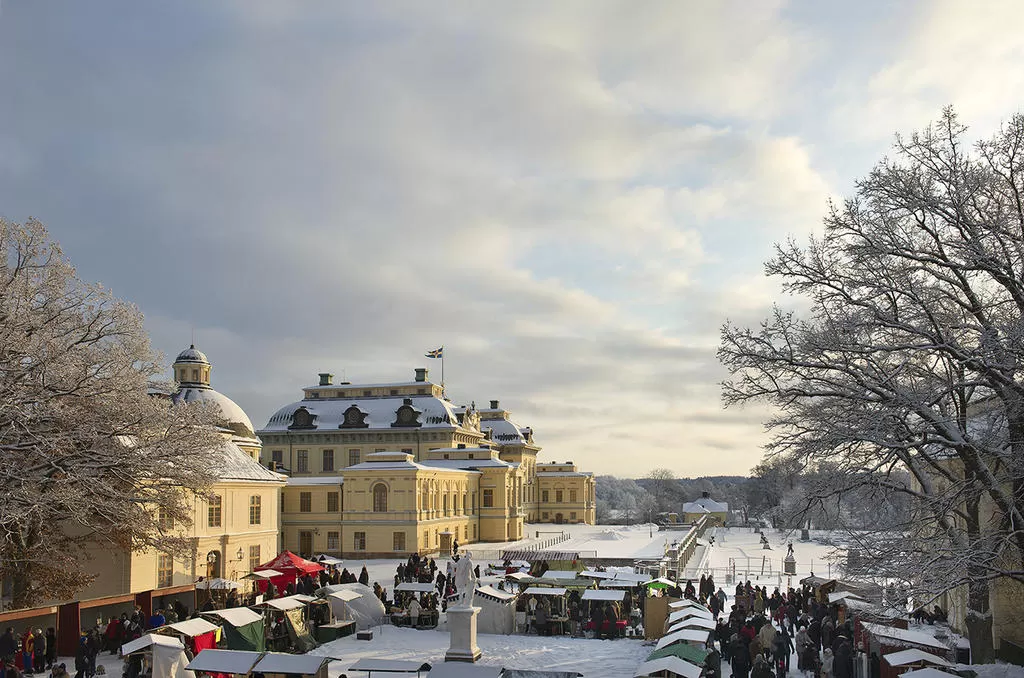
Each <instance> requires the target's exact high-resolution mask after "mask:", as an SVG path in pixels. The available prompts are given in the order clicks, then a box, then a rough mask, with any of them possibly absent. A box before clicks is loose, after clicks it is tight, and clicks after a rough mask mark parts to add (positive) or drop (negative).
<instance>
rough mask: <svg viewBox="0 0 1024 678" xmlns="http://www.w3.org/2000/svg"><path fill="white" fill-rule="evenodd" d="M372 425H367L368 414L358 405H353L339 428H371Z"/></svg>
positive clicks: (346, 412) (346, 411)
mask: <svg viewBox="0 0 1024 678" xmlns="http://www.w3.org/2000/svg"><path fill="white" fill-rule="evenodd" d="M369 427H370V425H369V424H367V423H366V412H363V411H362V410H361V409H359V407H358V406H356V405H351V406H350V407H349V408H348V409H347V410H345V414H344V415H343V419H342V421H341V426H339V427H338V428H369Z"/></svg>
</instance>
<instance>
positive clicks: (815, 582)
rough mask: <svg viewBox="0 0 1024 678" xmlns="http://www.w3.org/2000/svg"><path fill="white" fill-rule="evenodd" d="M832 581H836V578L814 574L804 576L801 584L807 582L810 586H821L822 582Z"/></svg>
mask: <svg viewBox="0 0 1024 678" xmlns="http://www.w3.org/2000/svg"><path fill="white" fill-rule="evenodd" d="M830 581H835V580H834V579H825V578H824V577H815V576H814V575H813V574H812V575H811V576H810V577H804V578H803V579H801V580H800V585H801V586H803V585H804V584H806V585H808V586H821V585H822V584H827V583H829V582H830Z"/></svg>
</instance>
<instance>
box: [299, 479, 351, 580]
mask: <svg viewBox="0 0 1024 678" xmlns="http://www.w3.org/2000/svg"><path fill="white" fill-rule="evenodd" d="M344 482H345V479H344V478H342V477H341V476H300V477H295V476H291V477H289V478H288V484H289V485H298V486H306V485H341V484H343V483H344ZM338 562H341V561H338Z"/></svg>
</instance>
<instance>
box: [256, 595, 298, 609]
mask: <svg viewBox="0 0 1024 678" xmlns="http://www.w3.org/2000/svg"><path fill="white" fill-rule="evenodd" d="M305 604H306V603H304V602H302V601H301V600H298V599H296V598H295V596H288V597H287V598H276V599H274V600H264V601H263V603H262V605H266V606H267V607H272V608H274V609H275V610H281V611H282V612H283V611H285V610H295V609H297V608H300V607H302V606H303V605H305Z"/></svg>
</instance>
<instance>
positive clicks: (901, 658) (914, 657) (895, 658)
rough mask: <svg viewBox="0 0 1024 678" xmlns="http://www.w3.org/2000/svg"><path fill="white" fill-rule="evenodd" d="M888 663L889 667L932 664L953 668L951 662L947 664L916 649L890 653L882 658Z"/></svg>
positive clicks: (928, 653)
mask: <svg viewBox="0 0 1024 678" xmlns="http://www.w3.org/2000/svg"><path fill="white" fill-rule="evenodd" d="M882 659H884V660H885V661H887V662H888V663H889V666H906V665H907V664H919V663H924V664H934V665H935V666H945V667H947V668H953V664H952V662H949V661H947V660H945V659H943V658H942V657H940V656H938V655H934V654H931V653H930V652H925V651H924V650H918V649H917V648H911V649H909V650H900V651H899V652H891V653H889V654H887V655H885V656H883V657H882Z"/></svg>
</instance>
